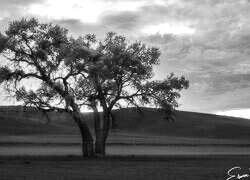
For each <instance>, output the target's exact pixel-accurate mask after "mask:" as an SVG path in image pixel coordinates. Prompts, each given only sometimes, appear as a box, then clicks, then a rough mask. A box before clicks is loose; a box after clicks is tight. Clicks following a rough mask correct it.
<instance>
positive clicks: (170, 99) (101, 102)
mask: <svg viewBox="0 0 250 180" xmlns="http://www.w3.org/2000/svg"><path fill="white" fill-rule="evenodd" d="M88 37H89V39H91V41H89V43H88V48H93V49H95V50H96V51H97V52H98V53H99V56H96V59H95V61H89V62H88V63H87V66H88V68H87V71H88V72H87V74H88V77H87V78H82V79H80V83H79V84H78V85H79V87H78V88H77V89H78V90H79V92H78V93H79V94H83V96H82V98H83V99H85V100H86V102H90V104H91V105H90V106H91V107H92V109H93V111H94V112H95V113H94V119H95V122H94V123H95V133H96V141H95V152H96V154H102V155H103V154H105V143H106V139H107V137H108V133H109V129H110V123H111V121H112V112H111V111H112V109H113V108H114V107H121V106H124V105H126V106H136V107H139V106H144V105H151V106H154V107H155V106H156V107H160V108H162V110H163V111H164V112H166V115H167V116H166V118H167V119H168V120H169V119H171V118H172V115H173V112H174V110H175V107H177V106H178V103H177V99H178V98H179V97H180V91H181V90H182V89H186V88H188V86H189V82H188V81H187V80H186V79H185V78H184V77H183V76H182V77H180V78H178V77H175V76H174V74H173V73H171V74H170V75H168V76H167V77H166V79H164V80H152V79H153V75H154V74H153V66H154V65H158V64H159V57H160V51H159V49H158V48H154V47H151V48H149V47H146V45H145V44H143V43H141V42H135V43H132V44H129V43H128V42H127V40H126V38H125V37H123V36H120V35H117V34H116V33H113V32H110V33H108V34H107V36H106V38H105V39H104V40H103V41H97V40H96V38H95V36H94V35H88ZM86 87H88V88H86ZM86 91H87V92H86ZM89 92H92V95H91V96H85V97H84V95H86V94H88V95H89ZM79 96H80V95H79ZM98 107H101V109H102V111H103V113H102V116H103V117H102V118H100V114H99V113H98V109H99V108H98ZM101 120H102V121H103V122H102V123H101ZM113 120H114V119H113ZM113 124H114V122H113ZM101 125H102V126H101Z"/></svg>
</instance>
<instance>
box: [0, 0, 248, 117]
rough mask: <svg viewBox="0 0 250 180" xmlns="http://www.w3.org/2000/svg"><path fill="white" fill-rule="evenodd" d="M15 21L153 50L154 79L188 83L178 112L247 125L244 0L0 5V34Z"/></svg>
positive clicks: (30, 0) (49, 0)
mask: <svg viewBox="0 0 250 180" xmlns="http://www.w3.org/2000/svg"><path fill="white" fill-rule="evenodd" d="M21 17H37V18H38V19H40V20H41V21H43V22H54V23H57V24H60V25H62V26H64V27H66V28H68V29H69V31H70V33H71V35H73V36H78V35H83V34H85V33H95V34H97V35H98V37H100V38H101V37H103V36H104V35H105V33H106V32H108V31H115V32H117V33H119V34H122V35H125V36H127V37H128V38H129V40H130V41H135V40H141V41H143V42H145V43H147V44H148V45H150V46H152V45H153V46H157V47H159V48H160V49H161V51H162V56H161V65H160V66H158V67H156V68H155V75H156V78H160V79H161V78H164V77H165V76H166V75H167V74H168V73H170V72H175V73H176V74H177V75H185V76H186V77H187V78H188V79H189V80H190V88H189V89H188V90H186V91H185V92H183V93H182V98H181V99H180V101H179V102H180V104H181V106H180V108H179V109H180V110H187V111H198V112H207V113H220V114H229V115H238V116H245V117H249V118H250V58H249V57H250V1H249V0H202V1H201V0H63V1H61V0H26V1H22V0H8V1H3V0H0V30H1V31H3V30H5V29H6V28H7V27H8V22H10V21H12V20H14V19H19V18H21ZM3 96H4V95H2V98H3ZM5 103H10V102H7V101H2V102H1V104H5Z"/></svg>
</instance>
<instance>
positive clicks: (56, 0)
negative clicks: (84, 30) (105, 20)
mask: <svg viewBox="0 0 250 180" xmlns="http://www.w3.org/2000/svg"><path fill="white" fill-rule="evenodd" d="M143 4H144V1H118V2H116V3H114V2H112V1H107V2H106V1H92V0H85V1H82V0H64V1H63V2H62V1H60V0H47V2H46V3H43V4H34V5H32V6H31V7H30V13H31V14H34V15H39V16H43V17H48V18H53V19H80V20H81V21H82V22H84V23H95V22H97V21H98V19H99V18H101V16H102V15H103V14H105V13H107V12H110V11H111V10H112V11H113V12H116V11H128V10H129V11H134V10H136V9H138V8H139V7H141V6H143Z"/></svg>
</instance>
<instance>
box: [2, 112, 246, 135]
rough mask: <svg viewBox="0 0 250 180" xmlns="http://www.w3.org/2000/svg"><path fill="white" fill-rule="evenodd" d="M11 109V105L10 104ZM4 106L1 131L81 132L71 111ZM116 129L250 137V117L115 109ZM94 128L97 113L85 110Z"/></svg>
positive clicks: (136, 132)
mask: <svg viewBox="0 0 250 180" xmlns="http://www.w3.org/2000/svg"><path fill="white" fill-rule="evenodd" d="M10 109H11V108H10ZM10 109H9V111H8V112H6V111H5V110H3V108H2V109H1V108H0V134H9V135H12V134H13V135H15V134H78V128H77V127H76V125H75V123H74V121H73V120H72V119H71V118H70V116H69V115H67V114H61V113H50V114H49V116H50V119H51V120H50V122H48V123H47V120H46V119H45V117H44V116H43V115H42V114H41V113H39V112H36V111H30V112H28V113H27V112H26V113H24V112H23V111H22V110H20V109H19V110H18V111H17V110H15V108H14V109H13V108H12V109H11V110H10ZM113 114H114V117H115V119H116V121H117V130H116V131H115V132H117V133H119V132H128V133H133V134H144V135H149V136H151V135H154V136H169V137H191V138H210V139H239V140H250V120H247V119H241V118H232V117H225V116H218V115H212V114H203V113H194V112H185V111H178V112H177V113H176V117H175V121H174V122H172V121H170V122H169V121H166V120H165V119H164V113H163V112H161V111H160V110H158V109H152V108H142V109H141V112H138V111H137V110H136V109H135V108H128V109H122V110H114V111H113ZM84 117H85V119H86V120H87V122H88V124H89V125H90V127H91V129H93V115H92V114H91V113H84Z"/></svg>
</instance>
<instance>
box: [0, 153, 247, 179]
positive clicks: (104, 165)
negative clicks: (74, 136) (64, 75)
mask: <svg viewBox="0 0 250 180" xmlns="http://www.w3.org/2000/svg"><path fill="white" fill-rule="evenodd" d="M235 166H240V167H241V168H242V171H241V172H240V173H250V172H249V170H248V168H249V167H250V156H174V157H173V156H161V157H160V156H124V157H122V156H112V157H105V158H104V157H100V158H87V159H86V158H82V157H79V156H72V157H71V156H68V157H67V156H64V157H62V156H61V157H48V156H47V157H35V156H33V157H31V156H30V157H21V156H19V157H6V156H5V157H0V179H1V180H5V179H36V180H48V179H53V180H57V179H58V180H59V179H60V180H63V179H70V180H72V179H79V180H80V179H81V180H83V179H109V180H111V179H130V180H132V179H143V180H145V179H154V180H156V179H164V180H185V179H187V180H196V179H197V180H213V179H215V180H217V179H218V180H224V179H225V180H226V179H227V178H228V177H229V176H228V175H227V172H228V170H229V169H231V168H232V167H235ZM242 179H247V178H242Z"/></svg>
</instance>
